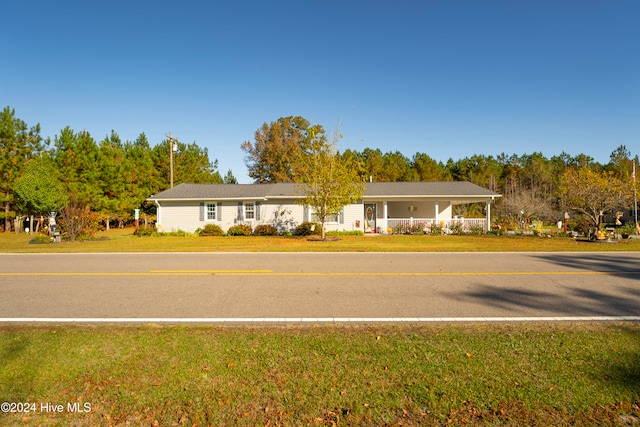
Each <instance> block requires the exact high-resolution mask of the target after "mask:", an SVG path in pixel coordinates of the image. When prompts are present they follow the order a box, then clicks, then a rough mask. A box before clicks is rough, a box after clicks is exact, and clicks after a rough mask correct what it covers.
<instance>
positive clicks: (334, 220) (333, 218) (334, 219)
mask: <svg viewBox="0 0 640 427" xmlns="http://www.w3.org/2000/svg"><path fill="white" fill-rule="evenodd" d="M341 215H342V211H340V213H339V214H335V215H327V224H338V223H339V222H340V216H341ZM311 222H320V219H319V218H318V214H317V213H316V212H315V211H312V212H311Z"/></svg>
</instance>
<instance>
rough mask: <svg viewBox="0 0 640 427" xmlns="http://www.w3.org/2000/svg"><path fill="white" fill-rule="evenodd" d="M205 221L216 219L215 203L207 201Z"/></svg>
mask: <svg viewBox="0 0 640 427" xmlns="http://www.w3.org/2000/svg"><path fill="white" fill-rule="evenodd" d="M206 212H207V221H215V220H216V204H215V203H207V211H206Z"/></svg>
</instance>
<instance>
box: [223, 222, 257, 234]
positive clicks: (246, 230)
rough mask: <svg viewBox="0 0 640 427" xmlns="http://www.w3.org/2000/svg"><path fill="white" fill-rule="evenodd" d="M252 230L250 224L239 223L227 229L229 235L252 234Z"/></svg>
mask: <svg viewBox="0 0 640 427" xmlns="http://www.w3.org/2000/svg"><path fill="white" fill-rule="evenodd" d="M252 231H253V230H252V229H251V226H250V225H247V224H238V225H234V226H233V227H231V228H230V229H229V230H227V234H228V235H229V236H251V232H252Z"/></svg>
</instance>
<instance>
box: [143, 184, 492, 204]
mask: <svg viewBox="0 0 640 427" xmlns="http://www.w3.org/2000/svg"><path fill="white" fill-rule="evenodd" d="M302 196H303V192H302V190H301V189H300V187H299V185H298V184H294V183H277V184H180V185H177V186H175V187H173V188H170V189H168V190H165V191H162V192H160V193H158V194H155V195H153V196H151V197H150V198H149V200H250V199H278V198H283V199H291V198H297V197H302ZM363 196H364V198H366V199H372V198H377V197H380V198H393V197H398V198H399V197H443V198H444V197H446V198H459V199H466V198H480V199H490V198H493V197H501V196H500V194H498V193H494V192H493V191H490V190H487V189H486V188H482V187H480V186H478V185H475V184H472V183H470V182H466V181H461V182H450V181H447V182H368V183H366V190H365V191H364V195H363Z"/></svg>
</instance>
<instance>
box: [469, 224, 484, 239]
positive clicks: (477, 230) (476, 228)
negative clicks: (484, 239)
mask: <svg viewBox="0 0 640 427" xmlns="http://www.w3.org/2000/svg"><path fill="white" fill-rule="evenodd" d="M469 232H470V233H471V234H472V235H474V236H481V235H483V234H484V233H485V229H484V227H483V226H481V225H473V226H471V227H470V228H469Z"/></svg>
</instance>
